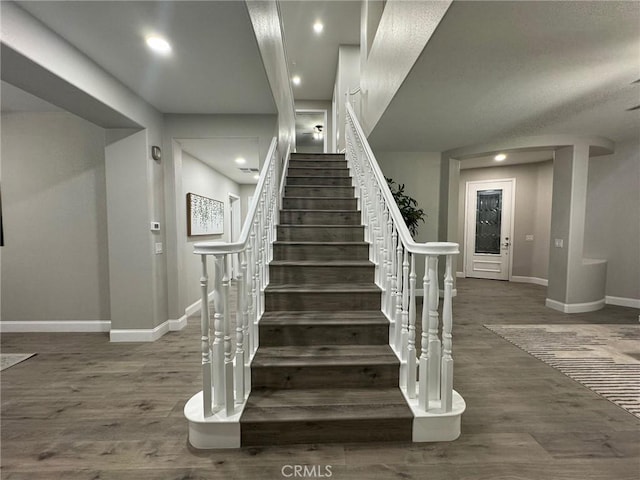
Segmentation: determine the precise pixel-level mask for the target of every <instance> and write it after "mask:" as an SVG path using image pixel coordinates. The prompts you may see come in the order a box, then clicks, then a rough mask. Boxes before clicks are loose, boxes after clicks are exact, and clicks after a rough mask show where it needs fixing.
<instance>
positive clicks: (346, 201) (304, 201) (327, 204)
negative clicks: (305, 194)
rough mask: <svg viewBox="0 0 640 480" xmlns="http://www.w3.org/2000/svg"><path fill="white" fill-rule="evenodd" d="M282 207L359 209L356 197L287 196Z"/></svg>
mask: <svg viewBox="0 0 640 480" xmlns="http://www.w3.org/2000/svg"><path fill="white" fill-rule="evenodd" d="M282 208H284V209H285V210H287V209H302V210H303V209H306V210H357V209H358V201H357V200H356V199H355V198H285V199H284V202H283V204H282Z"/></svg>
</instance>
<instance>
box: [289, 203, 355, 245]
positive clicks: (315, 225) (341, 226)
mask: <svg viewBox="0 0 640 480" xmlns="http://www.w3.org/2000/svg"><path fill="white" fill-rule="evenodd" d="M327 211H328V212H330V211H331V210H327ZM278 226H279V227H288V228H318V227H322V228H362V227H364V225H321V224H319V223H316V224H314V225H300V224H297V223H281V224H280V225H278ZM319 243H326V242H319Z"/></svg>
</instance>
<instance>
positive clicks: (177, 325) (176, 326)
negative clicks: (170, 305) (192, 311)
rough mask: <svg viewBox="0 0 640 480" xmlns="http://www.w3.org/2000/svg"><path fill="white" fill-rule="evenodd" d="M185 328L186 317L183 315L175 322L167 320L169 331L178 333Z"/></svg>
mask: <svg viewBox="0 0 640 480" xmlns="http://www.w3.org/2000/svg"><path fill="white" fill-rule="evenodd" d="M186 326H187V316H186V315H183V316H181V317H180V318H179V319H177V320H173V319H169V331H170V332H178V331H180V330H182V329H183V328H184V327H186Z"/></svg>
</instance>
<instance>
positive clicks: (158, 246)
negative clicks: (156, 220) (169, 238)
mask: <svg viewBox="0 0 640 480" xmlns="http://www.w3.org/2000/svg"><path fill="white" fill-rule="evenodd" d="M160 253H162V243H161V242H157V243H156V255H159V254H160Z"/></svg>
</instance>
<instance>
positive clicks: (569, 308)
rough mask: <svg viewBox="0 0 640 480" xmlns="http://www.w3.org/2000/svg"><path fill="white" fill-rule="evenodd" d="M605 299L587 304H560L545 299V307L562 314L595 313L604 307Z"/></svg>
mask: <svg viewBox="0 0 640 480" xmlns="http://www.w3.org/2000/svg"><path fill="white" fill-rule="evenodd" d="M605 303H606V302H605V299H604V298H603V299H601V300H596V301H595V302H588V303H562V302H558V301H557V300H552V299H550V298H547V299H546V300H545V305H546V306H547V307H549V308H552V309H554V310H558V311H559V312H563V313H586V312H595V311H596V310H600V309H601V308H602V307H604V306H605Z"/></svg>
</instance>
